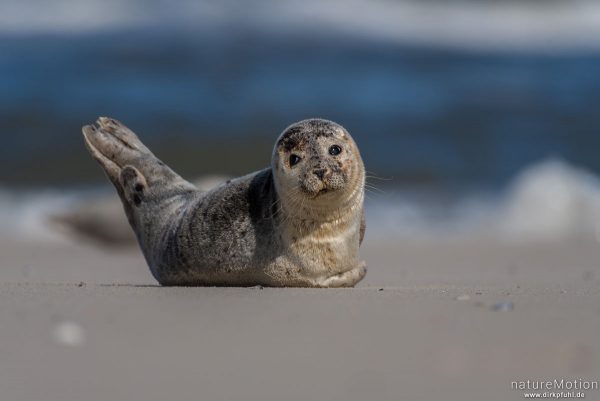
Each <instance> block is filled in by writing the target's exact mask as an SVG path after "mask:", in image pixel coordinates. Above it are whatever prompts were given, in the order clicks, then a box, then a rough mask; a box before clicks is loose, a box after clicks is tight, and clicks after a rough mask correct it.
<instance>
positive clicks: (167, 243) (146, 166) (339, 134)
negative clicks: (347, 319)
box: [83, 117, 366, 287]
mask: <svg viewBox="0 0 600 401" xmlns="http://www.w3.org/2000/svg"><path fill="white" fill-rule="evenodd" d="M83 136H84V139H85V144H86V147H87V149H88V150H89V152H90V153H91V155H92V156H93V157H94V159H96V161H98V162H99V163H100V165H101V166H102V168H103V169H104V171H105V173H106V175H107V176H108V178H109V180H110V181H111V182H112V183H113V185H114V186H115V188H116V190H117V193H118V194H119V197H120V199H121V203H122V204H123V207H124V210H125V215H126V216H127V219H128V221H129V224H130V225H131V227H132V228H133V231H134V233H135V235H136V238H137V241H138V243H139V245H140V248H141V250H142V252H143V254H144V257H145V259H146V261H147V263H148V266H149V267H150V271H151V272H152V274H153V276H154V278H155V279H156V280H157V281H158V282H159V283H160V284H161V285H165V286H175V285H179V286H256V285H262V286H272V287H353V286H354V285H356V284H357V283H358V282H359V281H360V280H362V279H363V277H364V276H365V274H366V264H365V262H363V261H360V259H359V255H358V250H359V246H360V244H361V243H362V240H363V238H364V234H365V227H366V225H365V217H364V207H363V203H364V187H365V169H364V165H363V161H362V158H361V156H360V152H359V150H358V147H357V145H356V143H355V142H354V140H353V139H352V137H351V136H350V134H349V133H348V132H347V131H346V130H345V129H344V128H343V127H342V126H340V125H338V124H336V123H334V122H332V121H328V120H322V119H309V120H304V121H300V122H297V123H295V124H292V125H291V126H289V127H287V128H286V129H285V130H284V131H283V133H282V134H281V135H280V136H279V138H278V139H277V141H276V143H275V146H274V149H273V152H272V157H271V167H270V168H266V169H264V170H261V171H257V172H255V173H252V174H249V175H246V176H243V177H240V178H236V179H233V180H229V181H227V182H226V183H223V184H222V185H220V186H218V187H216V188H213V189H211V190H209V191H202V190H199V189H198V188H196V187H195V186H194V185H192V184H191V183H189V182H188V181H186V180H184V179H183V178H182V177H180V176H179V175H177V174H176V173H175V172H174V171H173V170H171V169H170V168H169V167H168V166H166V165H165V164H164V163H163V162H162V161H160V160H159V159H158V158H157V157H156V156H154V154H152V152H151V151H150V150H149V149H148V148H147V147H146V146H144V144H143V143H142V142H141V141H140V140H139V139H138V137H137V136H136V135H135V134H134V133H133V132H132V131H131V130H130V129H129V128H127V127H126V126H124V125H123V124H121V123H120V122H118V121H116V120H114V119H111V118H106V117H100V118H99V119H98V121H97V122H96V124H95V125H87V126H84V127H83Z"/></svg>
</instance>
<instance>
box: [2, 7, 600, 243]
mask: <svg viewBox="0 0 600 401" xmlns="http://www.w3.org/2000/svg"><path fill="white" fill-rule="evenodd" d="M598 104H600V3H598V2H595V1H590V0H579V1H577V0H574V1H552V2H539V1H523V2H515V1H497V2H487V1H447V2H443V1H434V0H428V1H409V0H396V1H393V0H373V1H366V0H350V1H342V0H324V1H316V0H312V1H302V2H301V1H289V2H279V1H275V0H251V1H246V2H236V1H220V2H217V1H191V0H185V1H180V2H177V3H173V2H167V1H166V0H152V1H145V0H144V1H142V0H128V1H116V0H81V1H77V2H74V1H68V0H53V1H42V0H29V1H7V2H3V4H2V12H1V13H0V138H1V139H2V146H0V188H4V189H3V190H2V191H1V192H0V218H1V219H2V220H3V222H9V221H13V220H15V221H19V224H22V222H23V221H37V220H36V217H31V218H30V220H26V219H19V218H17V217H15V216H17V215H18V214H17V213H14V210H16V209H17V208H18V209H19V210H22V211H23V213H24V215H27V216H37V215H38V214H39V213H40V212H39V210H40V207H41V208H42V209H47V208H49V207H50V208H52V206H49V205H63V206H61V207H64V205H66V204H69V202H71V201H72V200H73V199H78V197H79V196H80V195H81V194H82V193H88V191H90V190H93V188H94V186H95V184H97V183H103V184H104V183H105V181H104V178H103V176H102V174H100V173H99V168H98V167H97V166H96V165H95V163H94V162H93V161H92V160H91V158H90V157H89V156H88V155H87V153H86V152H85V150H84V148H83V143H82V139H81V136H80V127H81V125H83V124H86V123H90V122H92V121H94V120H95V119H96V117H97V116H99V115H108V116H112V117H114V118H117V119H119V120H121V121H123V122H124V123H126V124H127V125H129V126H130V127H131V128H132V129H134V130H135V131H136V132H137V133H138V134H139V135H140V136H141V137H142V139H143V140H144V142H146V143H147V144H148V145H149V146H150V147H151V148H152V149H153V150H154V151H155V153H156V154H157V155H158V156H159V157H161V158H162V159H164V160H165V161H166V162H167V163H168V164H169V165H171V166H172V167H173V168H174V169H175V170H177V171H178V172H180V173H182V174H183V175H184V176H186V177H189V178H192V177H196V176H201V175H205V174H212V173H220V174H232V175H236V174H242V173H246V172H248V171H252V170H255V169H258V168H262V167H264V166H266V165H267V164H268V162H269V156H270V151H271V146H272V144H273V142H274V139H275V138H276V136H277V135H278V134H279V133H280V132H281V131H282V130H283V129H284V128H285V127H286V126H287V125H288V124H289V123H291V122H293V121H296V120H300V119H304V118H308V117H314V116H317V117H324V118H328V119H332V120H335V121H337V122H340V123H341V124H343V125H344V126H346V127H347V128H348V129H349V131H350V132H351V133H352V135H353V136H354V137H355V139H356V140H357V142H358V143H359V146H360V148H361V150H362V153H363V157H364V159H365V163H366V165H367V169H368V170H369V172H370V174H372V175H376V176H379V177H382V178H386V180H385V181H374V182H373V184H375V185H376V186H377V187H379V188H381V189H383V190H384V191H385V192H384V193H383V194H372V198H374V199H375V201H374V202H377V204H378V205H388V206H389V208H390V209H389V210H391V209H393V210H395V213H396V212H397V213H398V216H399V217H398V219H397V221H396V220H393V219H391V220H388V221H391V222H393V221H396V223H393V224H395V226H394V227H397V226H398V227H399V226H402V227H404V228H406V227H408V228H409V231H408V232H410V233H411V235H412V234H415V233H417V232H419V230H421V228H419V227H429V228H431V224H429V223H430V222H440V221H441V222H445V221H450V222H451V224H449V225H444V226H443V227H441V228H440V227H438V228H440V229H441V230H442V231H443V230H445V229H447V227H452V230H455V229H456V228H457V227H458V226H462V225H464V224H466V225H467V226H469V227H470V226H472V223H471V222H472V221H474V220H477V221H478V223H477V224H483V222H489V221H490V220H489V219H490V218H492V217H490V216H492V215H493V216H501V217H497V219H498V220H496V221H498V224H500V223H499V222H501V221H504V222H509V221H512V220H511V219H510V218H507V217H506V215H505V214H502V213H513V212H514V213H515V214H514V216H521V217H519V218H517V217H515V218H514V222H515V225H514V227H513V226H510V227H512V228H509V229H507V230H508V232H517V231H519V232H529V231H531V230H530V229H529V228H524V229H523V228H519V227H518V221H519V220H520V219H521V218H525V219H529V218H530V217H529V216H532V215H531V214H532V213H542V211H543V210H546V209H544V208H543V207H540V202H541V203H542V204H546V203H547V204H548V205H550V206H549V208H550V209H549V210H550V211H546V212H547V215H548V216H549V217H546V219H548V218H554V217H556V218H557V219H563V220H564V221H563V220H561V221H563V223H560V224H559V223H557V227H558V226H560V227H559V228H556V227H555V228H556V229H555V230H554V231H556V232H563V231H564V230H567V231H568V232H571V231H572V229H574V228H573V226H576V227H578V228H580V227H581V224H579V223H577V222H580V221H583V222H590V221H592V222H593V221H596V220H590V219H592V218H593V219H595V218H596V217H597V216H596V213H597V209H599V207H598V205H597V204H595V202H596V201H597V200H598V199H597V191H598V188H597V180H596V178H595V177H594V174H598V173H599V172H600V158H599V157H597V149H599V148H600V135H599V134H598V132H597V131H598V127H600V113H598ZM547 160H554V161H550V162H544V161H547ZM557 160H561V161H557ZM540 162H542V164H538V163H540ZM532 166H533V167H532ZM539 166H543V167H544V166H545V167H544V168H542V169H540V167H539ZM572 166H576V167H572ZM531 171H533V172H534V174H533V177H534V178H533V179H529V180H526V179H524V178H523V177H530V175H528V174H530V173H531ZM536 172H537V173H536ZM548 177H550V178H548ZM522 179H523V180H524V181H522ZM519 182H525V184H518V183H519ZM540 182H542V183H545V184H540ZM519 185H520V186H519ZM15 188H16V189H15ZM49 188H50V189H49ZM51 188H61V189H60V190H58V189H56V190H53V189H51ZM515 188H521V189H519V190H517V189H515ZM553 188H554V189H553ZM574 188H578V189H574ZM40 191H41V192H40ZM573 191H575V192H574V193H575V195H573ZM530 193H533V194H534V195H527V196H526V195H523V194H530ZM432 194H433V195H432ZM519 194H521V195H519ZM519 196H522V198H519ZM561 196H562V198H561ZM423 198H426V199H427V201H424V200H423ZM567 198H568V199H567ZM565 199H566V200H565ZM574 199H575V200H574ZM581 199H584V200H581ZM519 200H520V201H522V204H525V205H526V207H523V208H520V207H519V204H521V203H519V202H518V201H519ZM561 202H562V203H561ZM582 202H583V203H584V204H586V205H588V206H589V207H587V209H586V208H583V209H582V208H581V206H580V205H581V203H582ZM552 205H554V206H552ZM557 205H558V206H557ZM553 207H554V208H555V209H556V208H558V209H560V210H562V211H563V212H564V213H562V214H561V213H559V212H556V210H555V209H553ZM59 208H60V207H59ZM561 208H562V209H561ZM376 209H378V208H373V216H375V217H373V218H377V217H376V216H377V210H376ZM379 210H383V209H379ZM465 210H467V211H466V212H465ZM507 210H510V212H509V211H507ZM577 210H582V211H581V213H584V211H583V210H587V211H588V212H589V214H588V216H587V218H586V217H581V216H579V214H577V213H579V212H577ZM492 211H493V212H492ZM553 211H554V212H553ZM573 214H575V215H576V216H575V215H573ZM565 215H568V216H570V217H564V216H565ZM572 215H573V216H572ZM465 216H467V217H465ZM482 216H487V217H485V218H483V217H482ZM511 216H512V214H511ZM559 216H563V217H559ZM480 217H481V218H480ZM494 218H496V217H494ZM486 219H487V220H486ZM543 220H544V218H540V221H543ZM411 222H413V223H414V224H413V223H411ZM542 223H543V222H542ZM542 223H540V224H542ZM32 224H33V223H32ZM386 224H387V223H386V219H385V218H382V219H381V225H382V226H385V225H386ZM390 224H391V223H390ZM506 224H509V223H506ZM586 224H587V223H585V224H584V225H585V226H586V229H585V230H584V231H586V232H595V226H594V224H592V223H590V224H591V226H590V227H588V226H587V225H586ZM509 225H510V224H509ZM4 226H5V227H8V226H10V224H8V223H6V224H4ZM33 226H35V224H33ZM411 227H412V228H411ZM515 227H516V228H515ZM542 227H544V226H543V224H542ZM565 227H567V228H565ZM438 228H436V230H437V229H438ZM513 229H514V230H516V231H514V230H513ZM546 229H547V230H549V231H552V230H553V229H552V227H550V228H548V227H546ZM36 230H38V231H39V227H38V228H36ZM511 230H513V231H511ZM561 230H562V231H561ZM425 231H427V230H425ZM538 231H539V233H540V234H543V233H542V231H544V230H538ZM554 231H553V232H554Z"/></svg>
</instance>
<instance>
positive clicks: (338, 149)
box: [329, 145, 342, 156]
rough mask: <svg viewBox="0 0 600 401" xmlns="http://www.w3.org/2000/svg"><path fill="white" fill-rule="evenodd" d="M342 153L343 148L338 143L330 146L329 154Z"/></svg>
mask: <svg viewBox="0 0 600 401" xmlns="http://www.w3.org/2000/svg"><path fill="white" fill-rule="evenodd" d="M340 153H342V148H341V147H339V146H338V145H333V146H332V147H330V148H329V154H330V155H331V156H337V155H339V154H340Z"/></svg>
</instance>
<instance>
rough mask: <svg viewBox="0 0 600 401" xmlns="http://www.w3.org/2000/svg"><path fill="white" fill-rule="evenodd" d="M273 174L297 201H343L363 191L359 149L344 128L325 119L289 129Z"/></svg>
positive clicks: (280, 141) (276, 152)
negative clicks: (340, 199)
mask: <svg viewBox="0 0 600 401" xmlns="http://www.w3.org/2000/svg"><path fill="white" fill-rule="evenodd" d="M272 167H273V171H274V173H275V177H276V180H277V181H278V182H279V184H280V185H278V186H279V187H280V188H283V189H284V190H285V192H286V193H287V195H289V196H291V197H293V198H296V199H306V198H308V199H311V200H315V199H321V198H328V199H329V198H332V197H342V196H344V195H347V194H348V192H351V191H354V190H355V189H356V188H357V185H360V187H362V182H360V183H359V181H362V180H363V179H364V178H363V176H364V168H363V165H362V160H361V158H360V153H359V152H358V148H357V147H356V144H355V143H354V140H353V139H352V137H351V136H350V134H348V132H347V131H346V130H345V129H344V128H343V127H341V126H340V125H338V124H336V123H334V122H331V121H327V120H321V119H311V120H304V121H300V122H298V123H295V124H293V125H291V126H290V127H288V128H287V129H286V130H285V131H284V132H283V133H282V134H281V136H280V137H279V139H278V141H277V143H276V144H275V149H274V151H273V161H272Z"/></svg>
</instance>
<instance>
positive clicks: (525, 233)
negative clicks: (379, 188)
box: [368, 159, 600, 242]
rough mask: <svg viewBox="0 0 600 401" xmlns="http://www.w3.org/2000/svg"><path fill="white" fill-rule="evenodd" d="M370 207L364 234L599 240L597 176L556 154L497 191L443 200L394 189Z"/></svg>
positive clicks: (599, 183) (598, 181)
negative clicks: (366, 231)
mask: <svg viewBox="0 0 600 401" xmlns="http://www.w3.org/2000/svg"><path fill="white" fill-rule="evenodd" d="M377 198H382V197H381V196H378V197H377ZM381 203H384V207H382V205H381ZM370 206H371V207H370V208H369V209H368V217H369V220H370V221H369V233H370V235H374V236H376V237H379V238H381V239H385V238H390V237H398V238H413V239H429V238H432V237H437V238H439V237H453V238H472V237H475V236H477V237H481V236H486V237H490V238H494V239H498V240H503V241H514V242H523V241H556V240H568V239H578V238H582V237H583V238H589V239H598V240H599V241H600V180H599V179H598V178H597V177H596V176H594V175H593V174H591V173H589V172H587V171H585V170H583V169H579V168H577V167H573V166H571V165H569V164H567V163H565V162H564V161H561V160H556V159H553V160H546V161H543V162H540V163H538V164H535V165H533V166H530V167H529V168H527V169H525V170H524V171H523V172H522V173H520V174H519V175H518V176H517V177H516V178H515V179H514V180H513V181H512V183H511V184H510V185H509V186H508V188H507V189H505V190H504V191H502V192H500V193H497V194H466V195H463V196H460V197H458V198H457V199H453V200H445V201H444V200H439V199H436V197H435V196H430V197H429V198H425V199H416V200H415V199H414V197H413V198H411V197H406V196H404V195H403V194H402V193H397V194H394V195H390V196H389V197H388V199H387V200H384V201H381V200H378V201H375V202H373V203H372V204H371V205H370Z"/></svg>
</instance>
